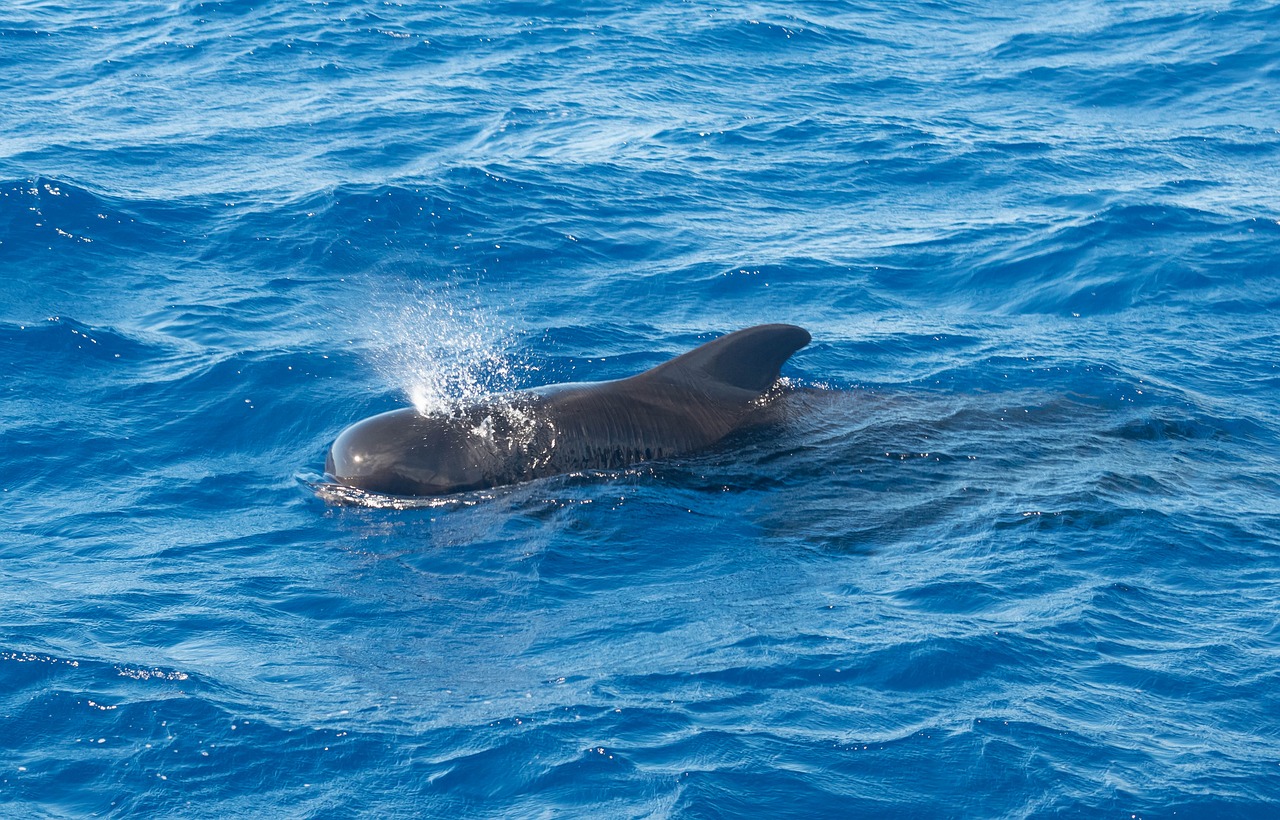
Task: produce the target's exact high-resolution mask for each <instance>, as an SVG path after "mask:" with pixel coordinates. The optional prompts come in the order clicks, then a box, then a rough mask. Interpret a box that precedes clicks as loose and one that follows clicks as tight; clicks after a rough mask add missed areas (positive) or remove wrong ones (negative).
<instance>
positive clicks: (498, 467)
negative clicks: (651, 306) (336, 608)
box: [325, 324, 810, 496]
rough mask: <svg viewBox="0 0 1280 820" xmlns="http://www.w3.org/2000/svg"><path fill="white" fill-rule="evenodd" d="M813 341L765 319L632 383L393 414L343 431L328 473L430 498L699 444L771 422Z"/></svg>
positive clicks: (372, 488)
mask: <svg viewBox="0 0 1280 820" xmlns="http://www.w3.org/2000/svg"><path fill="white" fill-rule="evenodd" d="M809 340H810V336H809V332H808V331H806V330H804V329H803V328H800V327H796V326H795V325H781V324H773V325H759V326H757V327H751V328H747V329H745V330H739V331H737V332H735V333H730V334H728V335H725V336H721V337H720V338H718V339H715V340H713V341H710V342H707V343H706V344H704V345H702V346H700V347H697V348H695V349H694V350H691V351H689V352H688V353H685V354H683V355H681V356H677V357H676V358H674V359H672V360H670V361H668V362H665V363H663V364H660V365H658V366H657V367H654V368H652V369H651V370H646V371H645V372H643V373H640V374H638V375H635V376H631V377H629V378H625V379H618V380H616V381H607V382H591V383H574V384H557V385H550V386H547V387H538V388H534V389H530V390H521V391H517V392H513V393H506V394H502V395H499V396H494V397H492V398H488V399H486V400H484V401H481V402H477V403H475V404H469V405H461V406H459V407H456V408H453V409H452V410H451V411H448V412H431V413H426V414H423V413H419V412H418V411H417V410H416V409H414V408H411V407H408V408H404V409H400V410H392V411H389V412H386V413H381V414H379V415H376V416H372V417H370V418H367V419H364V420H363V421H359V422H356V423H355V424H353V425H351V426H350V427H348V428H347V429H346V430H344V431H342V433H341V434H340V435H339V436H338V438H337V439H336V440H335V441H334V442H333V445H332V446H331V447H330V448H329V454H328V456H327V457H326V459H325V472H326V473H327V474H328V475H329V476H331V477H332V478H333V479H334V480H335V481H337V482H338V483H339V484H341V485H345V486H346V487H354V488H356V489H359V490H364V491H367V492H373V493H379V494H386V495H406V496H433V495H446V494H449V493H457V492H463V491H466V490H478V489H484V488H487V487H496V486H501V485H504V484H515V483H517V482H521V481H528V480H530V479H535V478H541V477H543V476H549V475H555V474H558V473H568V472H574V471H577V470H608V469H616V468H620V467H626V466H628V465H631V464H635V463H636V462H640V461H646V460H649V459H655V458H663V457H666V456H675V455H680V454H684V453H690V452H694V451H696V450H701V449H703V448H706V447H709V446H711V445H713V444H715V443H716V442H718V441H720V440H721V439H723V438H724V437H725V436H727V435H729V434H730V433H732V432H734V431H735V430H739V429H743V428H745V427H750V426H752V425H755V424H760V423H763V422H765V421H767V420H768V415H769V414H768V412H767V410H768V407H769V404H770V401H769V398H770V389H771V388H772V387H773V386H774V385H775V384H776V383H777V382H778V378H779V374H778V371H779V369H780V368H781V367H782V364H783V363H784V362H785V361H786V360H787V359H789V358H790V357H791V354H793V353H795V352H796V351H797V350H799V349H800V348H802V347H804V346H805V345H807V344H808V343H809Z"/></svg>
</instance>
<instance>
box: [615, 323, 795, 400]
mask: <svg viewBox="0 0 1280 820" xmlns="http://www.w3.org/2000/svg"><path fill="white" fill-rule="evenodd" d="M811 339H812V337H811V336H810V335H809V331H807V330H805V329H804V328H802V327H796V326H795V325H757V326H756V327H749V328H747V329H745V330H739V331H736V332H734V333H729V334H727V335H725V336H721V337H720V338H719V339H715V340H713V341H710V342H707V343H706V344H704V345H702V346H700V347H697V348H695V349H693V350H690V351H689V352H688V353H685V354H684V355H681V356H677V357H676V358H674V359H672V360H671V361H669V362H664V363H662V364H660V365H658V366H657V367H655V368H653V369H652V370H646V371H645V372H644V373H641V374H639V375H638V376H634V377H633V378H635V379H660V380H662V381H670V382H685V383H689V382H702V383H706V382H711V383H717V384H719V385H724V386H727V387H733V388H737V389H739V390H749V391H751V392H753V393H763V392H764V391H765V390H768V389H769V388H770V387H771V386H773V383H774V382H776V381H777V380H778V375H779V371H780V370H781V368H782V365H783V363H784V362H786V361H787V359H789V358H791V354H793V353H795V352H796V351H797V350H799V349H800V348H802V347H804V346H805V345H807V344H809V341H810V340H811Z"/></svg>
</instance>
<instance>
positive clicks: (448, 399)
mask: <svg viewBox="0 0 1280 820" xmlns="http://www.w3.org/2000/svg"><path fill="white" fill-rule="evenodd" d="M379 301H382V302H384V304H383V307H382V309H381V310H380V312H379V315H378V317H377V319H376V322H375V324H376V327H377V329H376V330H375V331H374V337H375V339H376V341H377V342H378V343H379V349H378V350H377V351H376V352H375V354H374V364H375V366H376V367H377V368H378V371H379V373H380V374H381V375H382V376H383V378H384V379H386V380H387V381H388V382H389V383H391V384H395V385H398V386H400V388H401V389H403V390H404V393H405V395H406V397H407V398H408V399H409V401H410V402H411V403H412V404H413V406H414V408H416V409H417V411H418V412H419V413H423V414H425V413H430V412H448V411H450V410H451V409H452V408H455V407H457V406H458V405H459V404H460V403H465V402H472V401H475V400H478V399H480V398H483V397H485V396H490V395H493V394H495V393H502V392H506V391H509V390H512V389H514V388H515V383H516V375H517V372H518V370H519V368H518V367H517V365H516V363H515V361H514V360H513V359H512V357H511V356H510V355H508V353H507V352H506V351H507V349H508V348H509V347H510V346H511V337H512V335H513V333H512V330H511V328H510V327H508V326H506V325H505V324H503V323H501V322H497V321H494V320H492V319H491V318H490V317H489V315H488V314H487V313H486V312H485V310H484V309H483V308H482V307H481V305H480V303H479V301H478V299H476V298H474V297H468V296H466V295H464V294H460V293H458V292H456V291H454V290H453V289H451V288H449V287H445V286H442V287H440V288H439V289H437V290H435V291H425V290H418V291H416V292H411V293H407V294H402V295H400V296H399V297H398V298H395V299H394V300H379ZM392 301H394V307H392V306H389V303H390V302H392Z"/></svg>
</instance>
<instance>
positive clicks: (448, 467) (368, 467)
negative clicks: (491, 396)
mask: <svg viewBox="0 0 1280 820" xmlns="http://www.w3.org/2000/svg"><path fill="white" fill-rule="evenodd" d="M523 417H524V415H523V414H522V413H521V412H520V410H519V408H515V407H513V406H510V405H502V404H495V405H479V406H473V407H471V408H469V409H465V410H457V411H454V412H432V413H426V414H422V413H419V412H418V411H417V410H415V409H413V408H404V409H402V410H392V411H390V412H387V413H381V414H379V415H376V416H372V417H370V418H367V419H364V420H363V421H359V422H356V423H355V424H353V425H351V426H350V427H348V428H347V429H345V430H343V431H342V433H340V434H339V435H338V438H337V439H336V440H335V441H334V442H333V445H332V446H331V447H330V448H329V454H328V456H327V457H326V458H325V467H324V470H325V472H326V473H328V474H329V475H330V476H331V477H333V479H334V480H336V481H337V482H338V483H339V484H344V485H346V486H348V487H356V488H358V489H361V490H366V491H369V492H374V493H383V494H387V495H447V494H449V493H457V492H463V491H466V490H475V489H480V488H483V487H492V486H495V485H496V484H502V483H507V482H508V481H511V480H512V477H511V475H510V473H511V472H512V471H513V470H517V469H518V458H519V456H521V455H524V454H526V453H527V451H528V449H529V446H530V440H531V436H530V431H529V430H528V429H527V428H526V427H524V426H522V425H521V424H519V423H518V422H519V421H520V420H521V419H522V418H523Z"/></svg>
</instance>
